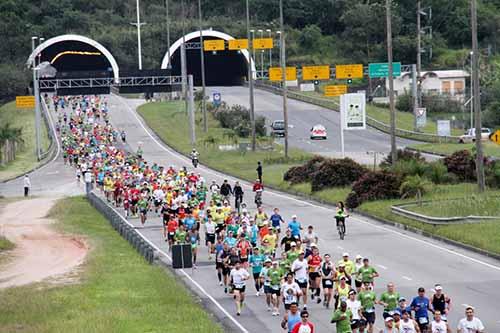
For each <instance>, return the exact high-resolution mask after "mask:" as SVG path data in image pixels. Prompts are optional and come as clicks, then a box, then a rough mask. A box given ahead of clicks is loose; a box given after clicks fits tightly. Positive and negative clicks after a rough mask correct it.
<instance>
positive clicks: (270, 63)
mask: <svg viewBox="0 0 500 333" xmlns="http://www.w3.org/2000/svg"><path fill="white" fill-rule="evenodd" d="M266 31H267V32H268V33H269V38H273V36H272V35H271V29H266ZM271 67H273V49H272V48H270V49H269V68H271ZM268 75H269V73H268Z"/></svg>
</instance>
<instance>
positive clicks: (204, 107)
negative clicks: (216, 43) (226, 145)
mask: <svg viewBox="0 0 500 333" xmlns="http://www.w3.org/2000/svg"><path fill="white" fill-rule="evenodd" d="M198 16H199V19H200V45H201V47H200V59H201V94H202V99H201V113H202V114H203V132H205V133H206V132H207V131H208V124H207V104H206V100H205V54H204V53H205V51H204V50H203V30H202V29H203V27H202V16H201V0H198Z"/></svg>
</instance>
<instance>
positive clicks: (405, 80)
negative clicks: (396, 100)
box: [385, 70, 469, 101]
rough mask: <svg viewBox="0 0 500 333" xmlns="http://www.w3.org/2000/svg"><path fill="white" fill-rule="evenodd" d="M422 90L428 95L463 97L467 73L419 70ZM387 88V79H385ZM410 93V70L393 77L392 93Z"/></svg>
mask: <svg viewBox="0 0 500 333" xmlns="http://www.w3.org/2000/svg"><path fill="white" fill-rule="evenodd" d="M420 76H421V78H422V92H423V94H429V95H448V96H451V97H453V98H454V99H457V100H460V101H463V100H464V99H465V95H466V94H465V80H466V78H468V77H469V73H468V72H466V71H464V70H446V71H427V72H421V75H420ZM385 85H386V89H387V91H388V90H389V81H388V80H386V83H385ZM405 92H406V93H408V94H411V72H403V73H401V76H400V77H398V78H395V79H394V94H395V95H396V96H400V95H403V94H405Z"/></svg>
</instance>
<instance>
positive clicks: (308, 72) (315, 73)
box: [302, 65, 330, 81]
mask: <svg viewBox="0 0 500 333" xmlns="http://www.w3.org/2000/svg"><path fill="white" fill-rule="evenodd" d="M329 79H330V66H328V65H325V66H303V67H302V80H304V81H314V80H329Z"/></svg>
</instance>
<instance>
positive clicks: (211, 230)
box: [205, 217, 216, 260]
mask: <svg viewBox="0 0 500 333" xmlns="http://www.w3.org/2000/svg"><path fill="white" fill-rule="evenodd" d="M215 226H216V225H215V223H214V221H212V218H211V217H209V218H208V219H207V222H205V245H206V246H207V248H208V260H211V259H212V254H213V253H215Z"/></svg>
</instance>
